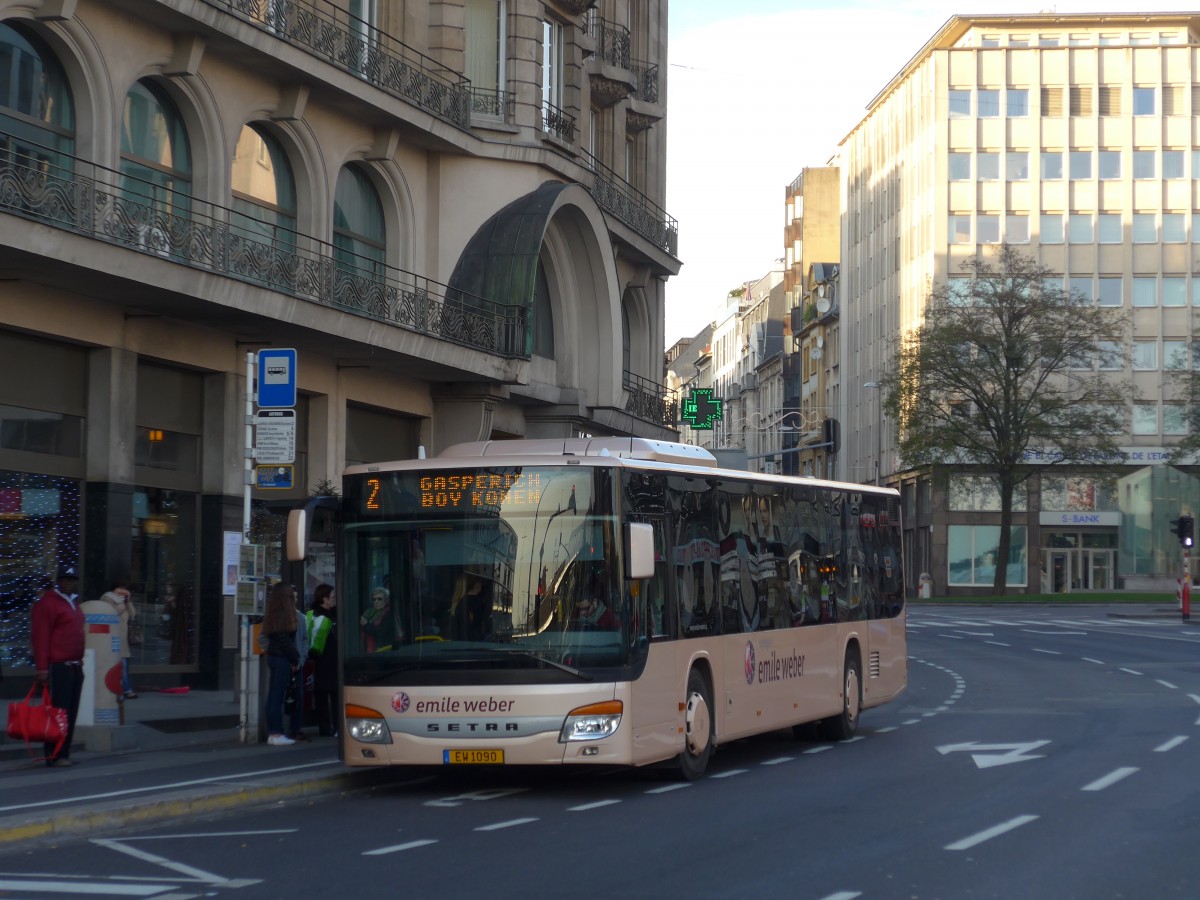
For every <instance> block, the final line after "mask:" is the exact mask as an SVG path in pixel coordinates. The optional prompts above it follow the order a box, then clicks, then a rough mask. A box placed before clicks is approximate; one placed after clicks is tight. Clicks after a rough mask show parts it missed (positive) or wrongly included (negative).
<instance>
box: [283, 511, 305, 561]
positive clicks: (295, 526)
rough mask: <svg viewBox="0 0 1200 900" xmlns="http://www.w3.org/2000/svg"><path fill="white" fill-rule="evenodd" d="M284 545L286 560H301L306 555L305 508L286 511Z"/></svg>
mask: <svg viewBox="0 0 1200 900" xmlns="http://www.w3.org/2000/svg"><path fill="white" fill-rule="evenodd" d="M284 547H285V549H286V553H287V558H288V562H303V561H304V557H306V556H308V510H307V509H293V510H291V511H290V512H289V513H288V517H287V532H286V538H285V541H284Z"/></svg>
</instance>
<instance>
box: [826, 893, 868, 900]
mask: <svg viewBox="0 0 1200 900" xmlns="http://www.w3.org/2000/svg"><path fill="white" fill-rule="evenodd" d="M861 896H862V891H838V892H837V893H836V894H830V895H829V896H827V897H822V898H821V900H854V898H855V897H861Z"/></svg>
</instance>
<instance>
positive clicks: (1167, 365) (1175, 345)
mask: <svg viewBox="0 0 1200 900" xmlns="http://www.w3.org/2000/svg"><path fill="white" fill-rule="evenodd" d="M1187 367H1188V342H1187V341H1184V340H1167V339H1165V338H1164V339H1163V368H1164V369H1175V370H1178V369H1186V368H1187Z"/></svg>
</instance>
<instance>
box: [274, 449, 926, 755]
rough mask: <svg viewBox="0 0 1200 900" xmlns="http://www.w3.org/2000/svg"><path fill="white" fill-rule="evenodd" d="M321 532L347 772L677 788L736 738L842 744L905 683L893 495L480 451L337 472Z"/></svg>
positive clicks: (640, 458)
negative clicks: (557, 774)
mask: <svg viewBox="0 0 1200 900" xmlns="http://www.w3.org/2000/svg"><path fill="white" fill-rule="evenodd" d="M339 519H340V528H339V533H340V541H339V543H340V547H339V549H338V566H337V570H338V576H337V577H338V585H337V594H338V597H339V616H340V618H339V623H340V624H339V628H338V631H339V633H340V645H339V650H340V654H341V657H340V658H341V666H342V679H343V690H342V700H343V705H344V716H345V718H344V722H343V724H342V741H343V746H342V750H343V755H344V759H345V762H346V764H348V765H352V766H395V765H439V766H440V765H449V766H460V765H479V764H483V765H508V766H511V765H574V764H593V765H623V766H641V765H646V764H650V763H659V762H663V761H670V760H674V761H675V762H676V764H677V765H678V767H679V769H680V771H681V772H682V774H683V775H684V776H685V777H687V778H697V777H699V776H700V775H701V774H703V772H704V771H705V768H706V766H707V764H708V761H709V757H710V755H711V754H712V752H713V750H714V748H716V747H718V746H720V745H721V744H725V743H727V742H729V741H733V740H736V739H738V738H743V737H746V736H749V735H753V734H757V733H762V732H767V731H772V730H775V729H780V728H785V727H788V726H795V727H797V728H799V726H801V725H804V724H806V723H817V726H818V731H819V733H821V734H822V735H823V736H824V737H827V738H831V739H845V738H848V737H849V736H851V735H852V734H853V733H854V731H855V728H856V727H857V725H858V718H859V713H860V712H861V710H863V709H865V708H868V707H872V706H877V705H879V704H882V703H886V702H887V701H889V700H892V699H894V698H895V697H896V696H897V695H898V694H899V693H900V692H901V691H902V690H903V689H904V687H905V684H906V681H907V660H906V647H905V625H904V622H905V610H904V579H903V577H902V572H901V560H902V559H903V553H902V548H901V534H902V532H901V525H900V517H899V503H898V495H897V493H896V492H895V491H894V490H890V489H885V488H878V487H868V486H863V485H856V484H842V483H836V482H829V481H819V480H814V479H808V478H804V479H801V478H785V477H776V476H769V475H758V474H751V473H747V472H739V471H730V470H725V469H720V468H718V467H717V465H716V461H715V460H714V459H713V457H712V455H711V454H709V453H708V452H707V451H705V450H702V449H700V448H697V447H693V446H688V445H683V444H671V443H664V442H657V441H650V440H645V439H639V438H595V439H577V440H529V441H490V442H482V443H475V444H460V445H457V446H454V447H451V448H449V449H447V450H446V451H445V452H444V453H442V454H441V455H439V456H438V457H436V458H431V459H418V460H411V461H405V462H396V463H387V464H380V465H367V466H356V467H353V468H351V469H349V470H347V472H346V474H345V477H344V481H343V497H342V507H341V511H340V513H339ZM294 552H299V553H301V554H302V551H294ZM798 733H799V732H798Z"/></svg>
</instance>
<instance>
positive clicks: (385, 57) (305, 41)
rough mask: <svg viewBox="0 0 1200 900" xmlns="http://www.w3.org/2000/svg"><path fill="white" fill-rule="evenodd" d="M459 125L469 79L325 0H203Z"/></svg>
mask: <svg viewBox="0 0 1200 900" xmlns="http://www.w3.org/2000/svg"><path fill="white" fill-rule="evenodd" d="M203 2H204V3H206V4H208V5H209V6H213V7H216V8H218V9H224V10H227V11H228V12H229V13H231V14H232V15H234V16H237V17H238V18H239V19H242V20H243V21H245V22H249V23H250V24H251V25H253V26H254V27H256V28H258V29H260V30H262V31H265V32H267V33H269V34H273V35H274V36H275V37H277V38H279V39H280V40H284V41H287V42H288V43H289V44H293V45H294V46H296V47H299V48H301V49H302V50H304V51H306V52H308V53H310V54H312V55H313V56H315V57H316V58H318V59H320V60H323V61H324V62H327V63H330V64H331V65H334V66H337V67H338V68H340V69H342V70H344V71H347V72H351V73H353V74H354V75H357V76H358V77H360V78H362V79H363V80H364V81H367V82H368V83H370V84H372V85H374V86H375V87H377V88H379V89H380V90H383V91H386V92H387V93H389V94H392V95H393V96H396V97H400V98H402V99H404V100H406V101H408V102H410V103H412V104H414V105H416V106H418V107H419V108H421V109H423V110H425V111H426V112H428V113H431V114H433V115H435V116H437V117H438V118H440V119H444V120H446V121H447V122H449V123H451V124H452V125H455V126H457V127H459V128H462V129H464V130H466V129H469V128H470V127H471V86H470V82H469V81H468V80H467V79H466V78H464V77H463V76H462V75H460V74H458V73H457V72H454V71H451V70H450V69H447V68H446V67H445V66H443V65H442V64H441V63H439V62H438V61H437V60H435V59H433V58H432V57H429V56H426V55H425V54H423V53H421V52H420V51H418V50H414V49H413V48H412V47H409V46H408V45H407V44H404V43H403V42H401V41H398V40H396V39H395V38H393V37H392V36H391V35H389V34H388V33H387V32H384V31H380V30H379V29H378V28H376V27H375V26H373V25H371V24H369V23H367V22H365V21H363V20H362V19H360V18H358V17H357V16H353V15H351V14H350V13H348V12H347V11H346V10H344V9H340V8H339V7H337V6H335V5H334V4H333V3H331V2H329V0H203Z"/></svg>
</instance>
